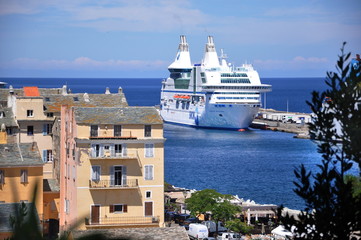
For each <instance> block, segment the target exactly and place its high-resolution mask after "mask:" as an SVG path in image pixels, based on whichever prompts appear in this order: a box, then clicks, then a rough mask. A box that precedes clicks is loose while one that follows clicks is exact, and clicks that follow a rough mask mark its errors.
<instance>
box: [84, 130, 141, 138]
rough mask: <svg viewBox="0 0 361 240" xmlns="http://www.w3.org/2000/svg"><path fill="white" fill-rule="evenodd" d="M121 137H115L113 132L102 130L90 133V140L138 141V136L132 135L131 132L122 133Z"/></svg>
mask: <svg viewBox="0 0 361 240" xmlns="http://www.w3.org/2000/svg"><path fill="white" fill-rule="evenodd" d="M117 135H120V136H114V133H113V132H106V131H103V130H100V131H98V132H96V133H95V132H94V133H90V136H89V139H137V137H136V136H134V135H132V132H131V131H122V132H121V133H120V134H117Z"/></svg>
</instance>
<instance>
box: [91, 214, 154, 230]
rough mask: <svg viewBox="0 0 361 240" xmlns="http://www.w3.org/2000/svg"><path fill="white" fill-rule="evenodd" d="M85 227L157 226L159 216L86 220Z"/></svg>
mask: <svg viewBox="0 0 361 240" xmlns="http://www.w3.org/2000/svg"><path fill="white" fill-rule="evenodd" d="M85 225H86V227H87V228H101V227H106V226H112V227H114V226H158V225H159V216H156V217H154V216H150V217H142V216H140V217H98V218H93V219H92V218H86V219H85Z"/></svg>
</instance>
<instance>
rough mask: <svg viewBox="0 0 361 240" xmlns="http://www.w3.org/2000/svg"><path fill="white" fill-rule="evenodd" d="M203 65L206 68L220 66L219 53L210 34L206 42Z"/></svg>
mask: <svg viewBox="0 0 361 240" xmlns="http://www.w3.org/2000/svg"><path fill="white" fill-rule="evenodd" d="M203 65H204V66H205V68H219V60H218V55H217V52H216V46H215V45H214V41H213V37H212V36H208V42H207V44H206V50H205V53H204V58H203Z"/></svg>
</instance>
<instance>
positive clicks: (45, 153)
mask: <svg viewBox="0 0 361 240" xmlns="http://www.w3.org/2000/svg"><path fill="white" fill-rule="evenodd" d="M47 156H48V150H43V162H47Z"/></svg>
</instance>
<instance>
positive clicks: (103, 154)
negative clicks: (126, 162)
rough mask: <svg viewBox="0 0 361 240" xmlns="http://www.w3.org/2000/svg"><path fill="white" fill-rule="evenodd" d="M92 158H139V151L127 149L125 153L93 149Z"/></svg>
mask: <svg viewBox="0 0 361 240" xmlns="http://www.w3.org/2000/svg"><path fill="white" fill-rule="evenodd" d="M90 158H91V159H104V158H113V159H139V155H138V151H131V150H127V151H126V152H123V153H116V152H114V151H109V150H108V151H107V150H102V151H92V152H91V155H90Z"/></svg>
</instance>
